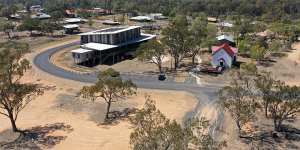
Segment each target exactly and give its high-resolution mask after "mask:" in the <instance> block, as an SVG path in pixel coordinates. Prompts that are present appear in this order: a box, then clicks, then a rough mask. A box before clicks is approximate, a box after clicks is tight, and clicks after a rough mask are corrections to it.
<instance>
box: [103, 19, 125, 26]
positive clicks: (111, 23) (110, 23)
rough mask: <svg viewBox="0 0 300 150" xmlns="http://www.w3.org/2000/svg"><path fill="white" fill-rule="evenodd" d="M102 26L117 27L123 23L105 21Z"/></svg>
mask: <svg viewBox="0 0 300 150" xmlns="http://www.w3.org/2000/svg"><path fill="white" fill-rule="evenodd" d="M102 24H104V25H110V26H117V25H120V24H121V23H120V22H118V21H113V20H104V21H103V22H102Z"/></svg>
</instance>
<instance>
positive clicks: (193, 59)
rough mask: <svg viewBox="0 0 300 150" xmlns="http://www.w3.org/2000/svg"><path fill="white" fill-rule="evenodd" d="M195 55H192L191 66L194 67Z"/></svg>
mask: <svg viewBox="0 0 300 150" xmlns="http://www.w3.org/2000/svg"><path fill="white" fill-rule="evenodd" d="M196 55H197V54H193V56H192V65H193V66H195V59H196Z"/></svg>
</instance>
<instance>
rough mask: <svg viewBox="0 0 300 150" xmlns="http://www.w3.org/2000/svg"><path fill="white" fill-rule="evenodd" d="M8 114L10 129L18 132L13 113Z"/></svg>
mask: <svg viewBox="0 0 300 150" xmlns="http://www.w3.org/2000/svg"><path fill="white" fill-rule="evenodd" d="M8 116H9V120H10V123H11V128H12V131H13V132H20V130H19V129H18V128H17V125H16V121H15V120H14V117H13V114H11V113H8Z"/></svg>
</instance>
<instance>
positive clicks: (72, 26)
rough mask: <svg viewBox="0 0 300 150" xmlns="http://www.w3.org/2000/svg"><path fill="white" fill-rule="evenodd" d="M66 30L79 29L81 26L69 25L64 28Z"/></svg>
mask: <svg viewBox="0 0 300 150" xmlns="http://www.w3.org/2000/svg"><path fill="white" fill-rule="evenodd" d="M63 27H64V28H66V29H73V28H79V25H77V24H67V25H64V26H63Z"/></svg>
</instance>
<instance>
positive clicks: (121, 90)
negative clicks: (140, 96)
mask: <svg viewBox="0 0 300 150" xmlns="http://www.w3.org/2000/svg"><path fill="white" fill-rule="evenodd" d="M135 93H136V85H135V84H134V83H133V82H131V81H130V80H123V79H122V78H121V76H120V73H119V72H117V71H115V70H113V69H111V68H110V69H107V70H105V71H103V72H101V73H100V74H99V76H98V81H97V82H96V83H95V84H94V85H91V86H84V87H83V88H82V89H81V91H80V93H79V94H80V95H81V96H82V97H83V98H88V99H90V100H92V101H93V102H94V101H105V103H106V104H107V107H106V115H105V120H108V119H110V118H109V113H110V108H111V105H112V104H113V103H117V102H119V101H120V100H122V99H125V98H126V97H127V96H131V95H133V94H135Z"/></svg>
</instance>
